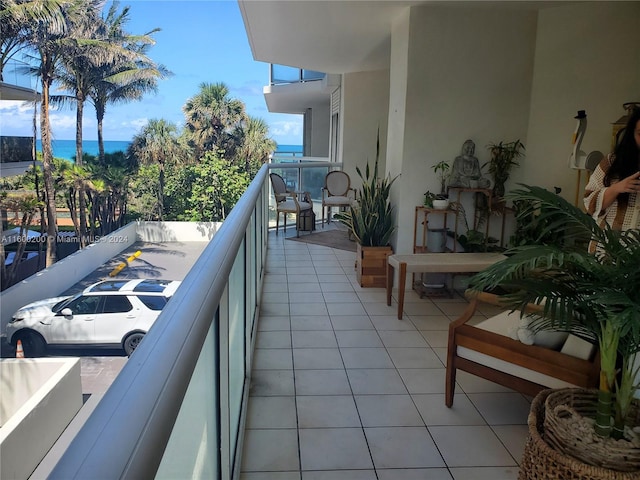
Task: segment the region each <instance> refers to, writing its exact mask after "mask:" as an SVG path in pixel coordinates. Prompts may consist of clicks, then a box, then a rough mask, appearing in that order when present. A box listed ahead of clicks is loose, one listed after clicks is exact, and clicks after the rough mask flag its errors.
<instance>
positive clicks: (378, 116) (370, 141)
mask: <svg viewBox="0 0 640 480" xmlns="http://www.w3.org/2000/svg"><path fill="white" fill-rule="evenodd" d="M341 94H342V102H341V111H340V116H341V126H342V133H341V134H340V137H341V138H342V148H341V152H342V153H341V157H340V158H339V161H342V162H344V170H345V171H346V172H347V173H348V174H349V176H350V177H351V182H352V184H353V186H354V187H355V188H358V187H359V186H360V185H361V183H362V182H361V181H360V177H358V175H357V173H356V166H359V167H360V169H361V170H362V171H363V173H364V167H365V166H366V163H367V161H368V162H369V164H370V165H371V166H372V167H373V163H374V162H375V159H376V134H377V132H378V128H380V160H379V166H380V169H381V172H380V173H381V174H382V175H384V171H385V170H384V169H385V151H386V137H387V105H388V98H389V71H388V70H378V71H374V72H360V73H350V74H345V75H344V76H343V79H342V89H341Z"/></svg>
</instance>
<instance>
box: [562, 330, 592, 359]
mask: <svg viewBox="0 0 640 480" xmlns="http://www.w3.org/2000/svg"><path fill="white" fill-rule="evenodd" d="M595 350H596V346H595V345H594V344H593V343H589V342H587V341H586V340H583V339H581V338H579V337H576V336H575V335H569V337H568V338H567V341H566V342H564V345H563V346H562V350H560V352H561V353H564V354H566V355H571V356H572V357H576V358H579V359H581V360H589V359H590V358H591V355H593V353H594V352H595Z"/></svg>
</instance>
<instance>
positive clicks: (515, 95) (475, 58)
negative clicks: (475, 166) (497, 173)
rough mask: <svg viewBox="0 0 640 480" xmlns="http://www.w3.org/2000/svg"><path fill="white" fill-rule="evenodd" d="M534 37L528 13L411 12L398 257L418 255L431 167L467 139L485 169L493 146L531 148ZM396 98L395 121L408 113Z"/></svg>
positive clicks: (395, 61) (434, 185)
mask: <svg viewBox="0 0 640 480" xmlns="http://www.w3.org/2000/svg"><path fill="white" fill-rule="evenodd" d="M402 27H406V25H400V28H399V29H398V30H396V29H394V30H393V33H394V36H393V37H392V58H391V68H392V71H391V79H392V82H391V86H392V88H395V87H401V85H402V80H401V79H402V75H403V72H402V69H403V65H402V55H403V52H402V46H400V45H401V42H402V38H403V37H404V35H405V34H406V32H404V31H403V30H402ZM535 33H536V14H535V13H534V12H529V11H524V10H504V11H502V12H501V13H500V15H496V13H495V11H493V10H490V9H487V8H481V7H476V6H468V7H462V6H455V7H446V6H420V7H413V8H412V9H411V11H410V19H409V24H408V68H407V74H406V77H407V80H406V102H405V108H406V111H405V112H406V113H405V115H404V118H403V119H398V120H393V123H394V124H396V123H397V124H399V122H401V121H403V122H404V139H403V146H402V148H398V147H397V146H396V147H395V148H394V150H395V151H397V152H398V153H399V154H401V155H402V157H401V162H402V167H401V168H402V178H401V179H400V180H399V185H397V186H396V192H395V195H398V196H399V199H398V202H397V203H396V208H397V212H398V238H397V243H396V245H395V249H396V252H397V253H409V252H411V251H412V244H413V240H412V233H413V221H414V210H415V206H416V205H421V204H422V202H423V199H424V196H423V194H424V192H425V191H427V190H431V191H439V188H440V186H439V182H438V179H437V177H436V176H435V175H434V173H433V170H432V169H431V167H432V165H434V164H435V163H437V162H439V161H440V160H447V161H450V162H453V160H454V158H455V157H456V156H457V155H459V154H460V150H461V147H462V144H463V142H464V141H465V140H466V139H468V138H470V139H471V140H473V141H474V142H475V144H476V156H477V157H478V158H479V160H480V164H481V165H482V164H483V163H484V162H486V161H487V160H488V159H489V155H488V151H487V149H486V145H487V144H488V143H490V142H493V141H500V140H505V141H511V140H516V139H521V140H522V141H523V142H524V143H525V144H526V143H527V138H526V135H527V127H528V119H529V103H530V91H531V78H532V75H533V60H534V47H535ZM396 38H398V39H400V40H399V41H398V44H399V47H398V49H397V51H396V50H395V49H394V42H395V40H396ZM394 55H395V56H396V58H394ZM394 69H399V71H397V72H396V71H394ZM396 78H397V79H398V81H397V82H394V79H396ZM392 98H398V99H399V100H398V101H397V102H395V103H394V104H393V105H391V106H390V108H389V111H390V123H391V122H392V120H391V118H392V117H393V116H396V115H398V116H400V113H401V112H400V109H401V108H402V100H401V98H402V95H401V94H400V93H392ZM392 128H394V127H390V131H391V130H392ZM399 135H400V133H398V136H399ZM389 152H391V148H390V149H389ZM397 160H398V159H395V158H394V161H397Z"/></svg>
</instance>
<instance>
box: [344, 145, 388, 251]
mask: <svg viewBox="0 0 640 480" xmlns="http://www.w3.org/2000/svg"><path fill="white" fill-rule="evenodd" d="M379 158H380V138H379V137H378V138H377V141H376V161H375V163H374V165H373V169H371V168H370V167H369V162H367V166H366V168H365V173H364V175H363V174H362V171H361V170H360V168H359V167H356V172H358V176H359V177H360V179H361V180H362V187H360V189H359V190H358V195H357V197H358V201H357V203H355V204H354V205H352V206H351V207H349V210H347V211H345V212H341V213H338V214H336V215H335V218H336V219H337V220H338V221H340V222H341V223H343V224H344V225H346V226H347V227H348V228H349V230H351V233H352V234H353V236H354V237H355V238H356V241H357V242H358V243H359V244H360V245H362V246H363V247H382V246H386V245H388V244H389V240H390V239H391V235H392V234H393V232H394V230H395V225H394V223H393V208H392V207H391V201H390V195H391V185H393V182H395V180H396V179H397V178H398V177H397V176H396V177H394V178H390V176H388V175H387V176H386V177H385V178H378V160H379Z"/></svg>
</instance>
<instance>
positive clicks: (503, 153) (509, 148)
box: [482, 139, 524, 200]
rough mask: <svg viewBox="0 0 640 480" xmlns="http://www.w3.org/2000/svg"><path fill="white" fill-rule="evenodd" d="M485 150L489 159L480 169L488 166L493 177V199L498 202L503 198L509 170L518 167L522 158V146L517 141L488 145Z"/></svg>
mask: <svg viewBox="0 0 640 480" xmlns="http://www.w3.org/2000/svg"><path fill="white" fill-rule="evenodd" d="M487 148H488V149H489V152H490V153H491V159H490V160H489V161H488V162H487V163H485V164H484V165H483V166H482V167H483V168H484V167H485V166H486V165H488V166H489V173H490V174H491V176H492V177H493V197H494V198H495V199H497V200H499V199H502V197H504V193H505V188H504V184H505V183H506V182H507V180H508V179H509V175H510V173H511V169H512V168H513V167H517V166H519V164H518V160H519V159H520V158H521V157H523V156H524V145H523V144H522V142H521V141H520V140H519V139H518V140H516V141H514V142H502V141H501V142H498V143H490V144H489V145H488V146H487Z"/></svg>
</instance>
